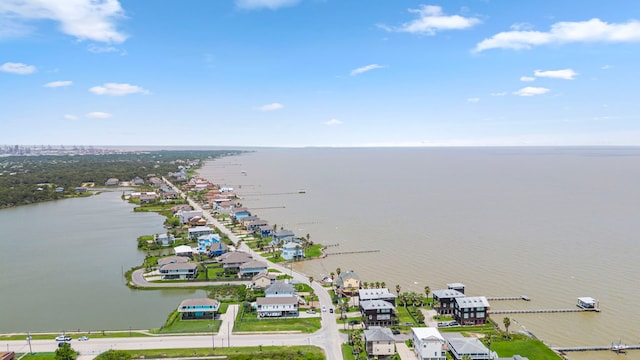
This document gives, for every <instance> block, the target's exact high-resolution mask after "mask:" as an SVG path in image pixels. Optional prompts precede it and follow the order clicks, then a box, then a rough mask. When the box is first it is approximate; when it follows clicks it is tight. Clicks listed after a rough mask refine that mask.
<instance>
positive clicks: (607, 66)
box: [600, 65, 613, 70]
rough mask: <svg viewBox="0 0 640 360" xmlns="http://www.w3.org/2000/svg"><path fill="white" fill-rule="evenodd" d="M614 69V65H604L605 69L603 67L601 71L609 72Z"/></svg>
mask: <svg viewBox="0 0 640 360" xmlns="http://www.w3.org/2000/svg"><path fill="white" fill-rule="evenodd" d="M612 67H613V65H604V66H603V67H601V68H600V69H602V70H609V69H611V68H612Z"/></svg>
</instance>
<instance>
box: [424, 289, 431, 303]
mask: <svg viewBox="0 0 640 360" xmlns="http://www.w3.org/2000/svg"><path fill="white" fill-rule="evenodd" d="M430 292H431V288H430V287H429V285H426V286H425V287H424V295H425V296H426V297H427V301H429V293H430Z"/></svg>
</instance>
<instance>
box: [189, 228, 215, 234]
mask: <svg viewBox="0 0 640 360" xmlns="http://www.w3.org/2000/svg"><path fill="white" fill-rule="evenodd" d="M201 231H213V229H212V228H210V227H208V226H194V227H192V228H189V233H192V232H201Z"/></svg>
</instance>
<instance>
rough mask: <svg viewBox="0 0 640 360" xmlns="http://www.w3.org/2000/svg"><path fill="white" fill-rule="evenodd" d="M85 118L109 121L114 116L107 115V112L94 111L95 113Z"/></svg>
mask: <svg viewBox="0 0 640 360" xmlns="http://www.w3.org/2000/svg"><path fill="white" fill-rule="evenodd" d="M85 116H86V117H88V118H90V119H108V118H110V117H111V116H112V115H111V114H109V113H106V112H102V111H94V112H90V113H88V114H87V115H85Z"/></svg>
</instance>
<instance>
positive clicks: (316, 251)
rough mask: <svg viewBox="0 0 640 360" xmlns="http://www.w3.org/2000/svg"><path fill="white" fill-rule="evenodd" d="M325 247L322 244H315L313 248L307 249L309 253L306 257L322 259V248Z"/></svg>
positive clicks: (306, 252)
mask: <svg viewBox="0 0 640 360" xmlns="http://www.w3.org/2000/svg"><path fill="white" fill-rule="evenodd" d="M323 247H324V245H322V244H313V245H311V246H309V249H307V251H305V254H304V256H305V257H307V258H315V257H320V256H322V248H323Z"/></svg>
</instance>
